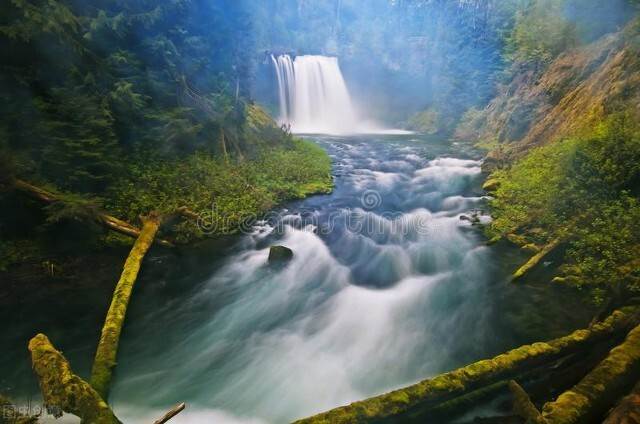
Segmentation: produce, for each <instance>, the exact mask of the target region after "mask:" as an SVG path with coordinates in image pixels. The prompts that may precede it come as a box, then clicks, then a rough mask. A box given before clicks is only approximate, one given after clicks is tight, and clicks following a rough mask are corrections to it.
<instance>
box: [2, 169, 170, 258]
mask: <svg viewBox="0 0 640 424" xmlns="http://www.w3.org/2000/svg"><path fill="white" fill-rule="evenodd" d="M13 186H14V188H15V189H16V190H19V191H21V192H23V193H25V194H27V195H29V196H30V197H32V198H34V199H36V200H39V201H41V202H43V203H56V202H64V199H63V198H62V196H60V195H58V194H56V193H53V192H51V191H49V190H45V189H43V188H41V187H37V186H34V185H33V184H29V183H27V182H26V181H22V180H15V181H14V183H13ZM95 219H96V220H97V221H98V222H99V223H100V224H101V225H103V226H104V227H106V228H108V229H110V230H112V231H115V232H117V233H120V234H124V235H126V236H129V237H134V238H136V237H138V236H139V235H140V229H139V228H137V227H135V226H134V225H131V224H129V223H128V222H125V221H123V220H121V219H118V218H116V217H114V216H111V215H107V214H106V213H102V212H98V213H96V215H95ZM156 243H158V244H160V245H162V246H165V247H173V244H172V243H171V242H170V241H167V240H163V239H157V240H156Z"/></svg>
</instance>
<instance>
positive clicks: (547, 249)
mask: <svg viewBox="0 0 640 424" xmlns="http://www.w3.org/2000/svg"><path fill="white" fill-rule="evenodd" d="M563 241H564V240H563V238H560V237H559V238H557V239H555V240H553V241H551V242H550V243H549V244H547V245H546V246H544V247H543V248H542V249H540V251H539V252H538V253H536V254H535V255H533V256H532V257H531V259H529V260H528V261H527V262H526V263H525V264H524V265H522V266H521V267H520V268H518V269H517V270H516V272H514V273H513V278H512V281H515V280H518V279H520V278H522V277H524V276H525V274H527V273H528V272H529V271H531V270H532V269H533V268H535V267H536V266H537V265H538V264H539V263H540V262H541V261H542V260H543V259H544V258H546V257H547V256H548V255H549V254H550V253H551V252H553V251H554V250H556V249H557V248H558V246H560V245H561V244H562V242H563Z"/></svg>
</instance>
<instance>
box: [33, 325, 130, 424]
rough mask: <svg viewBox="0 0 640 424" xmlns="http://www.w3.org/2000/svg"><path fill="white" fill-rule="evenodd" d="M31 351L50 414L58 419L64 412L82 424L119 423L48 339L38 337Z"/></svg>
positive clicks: (42, 336)
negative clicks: (78, 419) (73, 416)
mask: <svg viewBox="0 0 640 424" xmlns="http://www.w3.org/2000/svg"><path fill="white" fill-rule="evenodd" d="M29 350H30V351H31V360H32V363H33V369H34V370H35V372H36V374H37V375H38V380H39V382H40V389H41V390H42V396H43V398H44V403H45V406H46V408H47V411H48V412H49V413H50V414H53V415H54V416H55V417H56V418H59V417H61V416H62V412H67V413H69V414H73V415H76V416H78V417H80V418H81V419H82V422H83V423H91V424H119V423H120V420H118V418H116V416H115V415H114V414H113V411H112V410H111V408H109V405H107V403H106V402H105V401H104V399H103V398H102V397H100V395H99V394H98V392H96V391H95V390H94V389H93V387H91V385H90V384H89V383H87V382H86V381H84V380H82V379H81V378H80V377H78V376H77V375H75V374H74V373H73V371H72V370H71V367H70V366H69V362H67V360H66V359H65V357H64V356H62V354H61V353H60V352H58V351H57V350H56V349H55V347H53V345H52V344H51V342H50V341H49V339H48V338H47V336H45V335H44V334H38V335H37V336H35V337H34V338H32V339H31V341H30V342H29Z"/></svg>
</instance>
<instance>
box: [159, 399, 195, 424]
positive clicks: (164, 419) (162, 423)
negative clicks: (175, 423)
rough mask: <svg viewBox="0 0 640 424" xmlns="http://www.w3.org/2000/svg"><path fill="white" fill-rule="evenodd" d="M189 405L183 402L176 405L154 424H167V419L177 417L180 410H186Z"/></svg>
mask: <svg viewBox="0 0 640 424" xmlns="http://www.w3.org/2000/svg"><path fill="white" fill-rule="evenodd" d="M186 407H187V405H186V404H185V403H184V402H183V403H181V404H179V405H176V406H175V407H174V408H172V409H171V410H170V411H169V412H167V413H166V414H164V415H163V416H162V418H160V419H159V420H157V421H154V422H153V424H165V423H166V422H167V421H169V420H170V419H171V418H173V417H175V416H176V415H178V414H179V413H180V412H182V411H184V408H186Z"/></svg>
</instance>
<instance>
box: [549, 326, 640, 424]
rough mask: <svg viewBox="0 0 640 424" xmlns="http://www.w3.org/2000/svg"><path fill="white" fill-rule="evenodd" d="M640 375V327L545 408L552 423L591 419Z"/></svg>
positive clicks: (607, 406)
mask: <svg viewBox="0 0 640 424" xmlns="http://www.w3.org/2000/svg"><path fill="white" fill-rule="evenodd" d="M638 377H640V326H637V327H636V328H634V329H633V330H631V332H629V334H628V335H627V338H626V339H625V341H624V342H623V343H622V344H621V345H619V346H617V347H615V348H613V349H612V350H611V352H610V353H609V355H608V356H607V357H606V358H605V359H604V360H603V361H602V362H600V364H598V366H596V368H594V369H593V371H591V372H590V373H589V374H587V375H586V376H585V377H584V378H583V379H582V380H581V381H580V382H579V383H578V384H577V385H575V386H574V387H573V388H572V389H570V390H567V391H566V392H564V393H563V394H561V395H560V396H558V398H557V399H556V400H555V401H553V402H548V403H546V404H545V405H544V407H543V408H542V416H543V417H544V419H545V422H547V423H549V424H572V423H583V422H592V421H593V420H597V419H599V418H600V417H601V416H602V415H603V414H604V413H605V412H606V411H607V408H609V406H610V405H611V404H612V403H613V402H615V400H616V399H617V398H618V397H619V396H620V395H621V394H624V393H625V392H626V393H628V392H627V391H628V390H629V387H630V386H631V385H632V384H633V383H635V382H636V381H637V379H638Z"/></svg>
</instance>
